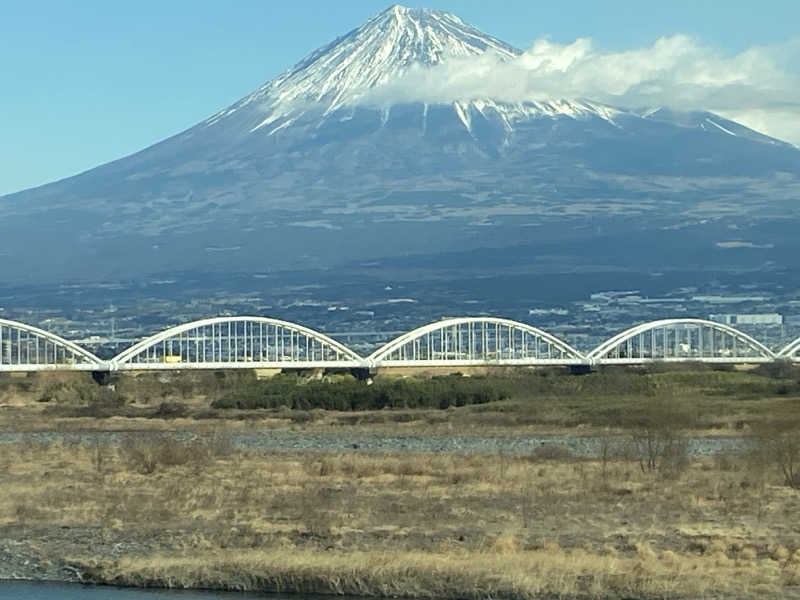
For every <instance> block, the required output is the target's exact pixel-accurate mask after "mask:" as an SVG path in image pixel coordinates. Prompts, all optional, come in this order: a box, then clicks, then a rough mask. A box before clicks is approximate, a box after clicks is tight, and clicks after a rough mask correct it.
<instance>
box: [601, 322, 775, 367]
mask: <svg viewBox="0 0 800 600" xmlns="http://www.w3.org/2000/svg"><path fill="white" fill-rule="evenodd" d="M587 358H589V360H591V361H592V362H594V363H598V364H637V363H646V362H650V361H682V362H686V361H693V360H696V361H700V362H709V363H743V362H770V361H773V360H775V354H774V353H773V352H772V351H771V350H770V349H769V348H767V347H766V346H764V345H763V344H762V343H761V342H759V341H757V340H756V339H754V338H752V337H751V336H749V335H747V334H746V333H743V332H741V331H739V330H738V329H735V328H733V327H730V326H729V325H725V324H723V323H716V322H714V321H707V320H705V319H662V320H659V321H651V322H649V323H642V324H641V325H636V326H635V327H631V328H630V329H627V330H625V331H623V332H622V333H619V334H617V335H615V336H614V337H612V338H611V339H608V340H606V341H605V342H603V343H602V344H600V345H599V346H597V348H595V349H594V350H592V351H591V352H590V353H589V354H588V355H587Z"/></svg>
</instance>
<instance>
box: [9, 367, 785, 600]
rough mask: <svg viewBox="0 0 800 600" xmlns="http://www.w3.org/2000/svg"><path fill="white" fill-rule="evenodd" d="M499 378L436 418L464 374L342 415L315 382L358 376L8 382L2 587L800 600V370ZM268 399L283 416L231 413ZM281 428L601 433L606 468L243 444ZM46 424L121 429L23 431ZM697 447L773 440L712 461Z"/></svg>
mask: <svg viewBox="0 0 800 600" xmlns="http://www.w3.org/2000/svg"><path fill="white" fill-rule="evenodd" d="M491 377H492V378H489V379H482V380H479V384H480V385H483V386H485V385H487V383H488V384H489V385H497V386H498V389H502V390H503V394H502V395H501V396H502V397H501V398H498V399H496V400H492V401H487V402H482V401H481V402H476V403H472V404H470V403H464V404H463V405H462V404H459V403H457V402H456V403H454V405H451V404H450V403H449V402H448V403H447V406H448V407H447V408H442V409H440V408H432V407H430V406H426V405H425V402H426V398H425V393H427V391H426V390H430V389H434V391H436V393H437V394H439V395H440V396H441V397H444V398H446V397H447V396H446V394H445V395H444V396H442V389H443V388H442V386H445V385H451V384H452V385H454V386H455V387H453V388H452V389H453V390H455V392H454V393H458V394H461V393H462V392H463V389H464V382H463V381H455V382H454V381H453V380H437V381H430V380H428V381H422V382H421V383H417V382H414V381H409V382H408V383H403V384H394V383H388V384H383V383H380V382H377V383H376V385H378V386H381V385H383V386H384V388H383V389H384V391H386V390H388V391H386V393H383V392H382V393H383V396H380V398H383V399H382V400H381V402H384V401H385V402H389V403H393V404H391V406H386V407H384V408H383V409H381V410H364V409H361V408H357V407H356V406H355V405H351V407H350V410H345V409H337V410H321V409H319V408H315V407H314V406H313V395H314V394H313V393H311V392H314V390H322V393H323V395H325V397H326V398H327V400H326V402H334V403H338V402H339V401H340V398H337V397H336V394H332V393H330V392H331V390H334V391H335V390H342V392H343V393H346V394H350V395H351V397H353V398H356V399H358V398H361V400H358V401H359V402H362V401H363V397H364V396H363V394H362V391H360V390H358V389H356V388H355V387H354V386H355V383H354V382H353V381H352V380H349V379H347V378H346V377H344V376H336V377H334V378H332V379H331V380H330V381H329V383H330V386H331V387H330V388H323V387H319V386H320V385H324V384H309V383H306V382H305V381H304V380H302V379H298V380H297V381H296V382H294V381H293V380H289V379H286V378H284V379H281V380H276V381H275V382H272V383H270V382H266V383H265V382H258V381H257V380H255V379H254V378H253V377H252V376H248V375H246V374H243V375H238V374H237V375H230V374H222V375H220V374H213V373H200V374H191V375H188V374H185V375H181V374H169V375H166V374H148V375H146V376H139V377H131V376H126V377H123V378H121V379H119V380H117V381H116V382H115V387H114V389H110V388H102V387H100V386H97V385H96V384H94V383H92V382H91V380H90V379H89V377H88V376H84V375H80V374H72V375H67V374H40V375H37V376H32V377H9V376H2V377H0V434H5V435H6V437H5V441H2V443H0V577H2V576H4V575H3V573H11V575H12V576H31V577H32V576H37V575H35V573H34V574H31V573H33V571H31V570H30V569H29V568H28V566H26V565H31V564H32V565H37V566H38V567H41V569H40V571H36V572H37V573H38V572H42V573H58V572H63V571H64V569H66V570H67V571H68V572H70V573H74V574H77V575H80V577H82V578H84V579H85V580H89V581H95V582H103V583H113V584H127V585H140V586H165V587H206V588H219V589H242V590H264V591H278V590H280V591H296V592H320V593H333V594H345V593H346V594H355V595H362V596H385V597H386V596H407V597H418V598H453V599H455V598H464V599H475V600H477V599H484V598H507V599H510V600H514V599H534V598H555V597H558V598H586V599H595V598H640V599H641V598H714V597H720V598H723V597H724V598H776V597H782V598H786V597H795V598H800V520H798V515H800V410H798V408H800V376H799V375H798V372H797V370H796V369H793V368H791V367H789V366H787V365H783V366H779V367H778V368H776V369H773V370H772V371H769V370H766V371H765V370H762V371H759V372H750V373H739V372H732V371H713V370H708V369H705V370H691V369H690V370H686V369H684V370H665V369H653V370H651V371H647V372H635V371H622V370H609V371H606V372H600V373H595V374H592V375H587V376H583V377H574V376H569V375H566V374H564V373H559V372H554V371H543V372H531V371H509V372H508V373H500V374H494V375H492V376H491ZM313 385H317V386H318V387H313ZM281 386H282V387H281ZM287 386H288V387H287ZM293 386H295V387H293ZM302 386H308V387H302ZM415 386H416V387H415ZM437 386H438V387H437ZM447 389H448V388H444V390H445V392H446V391H447ZM281 390H284V391H286V390H288V391H287V392H286V393H287V395H286V397H287V401H286V404H285V405H284V404H280V399H281V398H282V397H283V396H281V394H282V393H283V392H282V391H281ZM420 390H422V392H420ZM423 392H424V393H423ZM314 393H316V392H314ZM359 394H361V396H359ZM392 394H394V396H393V395H392ZM289 397H291V398H293V400H291V402H290V401H289V400H288V398H289ZM376 397H378V396H376ZM309 398H310V399H311V401H312V402H311V404H312V405H311V406H309V405H308V404H309ZM397 398H401V399H402V400H401V401H398V400H397ZM262 399H264V402H265V403H272V404H269V406H270V407H269V408H248V409H241V408H220V407H219V406H222V405H224V406H234V407H235V406H238V405H239V404H240V401H241V402H244V401H246V402H247V403H248V405H253V404H255V405H259V403H260V402H262ZM276 401H277V402H278V403H279V404H280V405H278V406H274V403H275V402H276ZM354 402H355V401H354ZM411 404H414V407H412V406H411ZM212 405H214V406H217V408H214V406H212ZM440 405H441V404H440ZM274 430H280V431H281V432H282V435H284V436H286V435H290V436H291V435H293V434H294V433H295V432H296V433H298V434H304V435H318V436H323V435H325V436H342V437H345V439H346V436H347V435H349V434H354V433H367V434H370V435H375V436H402V435H403V434H408V435H410V436H412V435H413V436H423V437H424V436H470V435H474V436H491V435H498V436H506V437H511V438H514V437H515V436H516V437H518V438H523V437H525V436H527V435H530V434H533V433H555V434H561V435H566V436H569V435H581V436H583V435H590V436H595V437H597V438H598V439H600V440H601V443H600V445H599V446H598V448H599V452H598V453H597V455H596V456H594V457H593V458H591V459H587V458H578V457H575V456H572V455H571V454H570V453H569V452H568V451H566V450H565V449H564V448H561V447H559V446H548V445H545V446H541V447H537V449H536V450H535V451H533V452H532V453H529V454H527V455H511V454H504V453H501V452H495V453H494V454H484V455H477V454H475V455H465V454H448V453H437V454H420V453H417V454H414V453H410V452H404V453H399V450H398V453H395V454H377V453H376V454H371V453H369V452H366V451H364V450H363V449H359V450H353V451H347V452H333V451H328V452H324V451H321V450H320V451H304V452H293V453H292V452H271V453H270V452H266V451H257V450H253V449H249V450H248V449H242V448H240V447H237V446H236V445H235V444H234V443H233V441H232V440H233V437H232V436H236V435H238V434H240V433H242V432H243V431H244V432H249V433H251V434H255V435H267V434H268V433H269V432H271V431H274ZM48 431H51V432H59V433H62V432H69V431H83V432H87V431H88V432H91V431H97V432H100V431H115V432H118V433H119V435H118V436H115V437H113V438H112V437H109V436H106V437H102V436H99V435H98V436H97V437H96V438H92V436H91V435H89V436H84V437H83V438H78V437H76V436H68V435H55V436H51V437H48V436H46V435H45V436H41V435H40V436H39V437H31V436H25V435H23V436H21V437H17V438H15V437H14V436H13V435H11V436H8V435H7V434H9V433H11V434H15V433H19V432H48ZM690 435H691V436H698V435H703V436H705V435H712V436H736V437H737V439H745V438H749V439H751V440H752V444H751V446H749V447H748V449H747V451H746V452H743V453H741V454H738V455H735V456H734V455H731V456H713V457H691V456H689V455H688V453H687V446H686V444H685V443H684V442H685V439H686V437H687V436H690ZM78 439H83V440H84V441H85V440H92V439H95V442H94V443H91V442H90V443H88V444H85V443H79V442H78V441H77V440H78ZM33 440H40V441H39V442H35V441H33ZM41 440H58V441H55V442H53V441H50V442H41ZM70 440H74V441H70ZM179 440H180V441H179ZM3 560H8V561H14V565H12V566H13V568H11V567H9V568H7V569H5V570H4V569H3V564H2V561H3ZM38 567H37V568H38ZM17 568H18V570H17V571H15V570H14V569H17ZM26 569H27V570H26ZM59 569H60V570H61V571H59ZM18 573H21V575H18ZM5 576H9V575H5Z"/></svg>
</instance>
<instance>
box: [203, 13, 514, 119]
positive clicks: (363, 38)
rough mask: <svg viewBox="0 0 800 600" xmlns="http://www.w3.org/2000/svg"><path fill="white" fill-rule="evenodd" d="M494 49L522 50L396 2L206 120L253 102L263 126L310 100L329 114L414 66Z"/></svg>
mask: <svg viewBox="0 0 800 600" xmlns="http://www.w3.org/2000/svg"><path fill="white" fill-rule="evenodd" d="M486 52H490V53H492V54H494V55H495V56H497V57H499V58H500V59H501V60H507V59H511V58H514V57H516V56H518V55H519V54H520V50H518V49H517V48H514V47H513V46H510V45H508V44H506V43H505V42H502V41H500V40H498V39H497V38H494V37H492V36H490V35H487V34H485V33H483V32H481V31H480V30H478V29H476V28H475V27H472V26H471V25H468V24H466V23H465V22H464V21H462V20H461V19H460V18H459V17H457V16H455V15H453V14H450V13H447V12H443V11H438V10H431V9H426V8H407V7H404V6H400V5H394V6H391V7H390V8H388V9H387V10H385V11H383V12H382V13H379V14H377V15H375V16H374V17H372V18H371V19H369V20H368V21H367V22H366V23H364V24H363V25H362V26H361V27H358V28H356V29H354V30H352V31H351V32H349V33H347V34H346V35H344V36H342V37H340V38H338V39H336V40H334V41H333V42H331V43H330V44H328V45H327V46H323V47H321V48H319V49H317V50H315V51H314V52H312V53H311V54H309V55H308V56H306V57H305V58H304V59H303V60H301V61H300V62H299V63H297V64H296V65H295V66H294V67H292V68H291V69H289V70H288V71H286V72H284V73H283V74H282V75H280V76H278V77H277V78H276V79H274V80H272V81H270V82H267V83H265V84H264V85H262V86H261V87H259V88H258V89H257V90H256V91H255V92H253V93H252V94H250V95H249V96H246V97H245V98H243V99H242V100H240V101H239V102H237V103H236V104H234V105H233V106H231V107H229V108H227V109H225V110H223V111H220V112H219V113H217V114H216V115H214V116H213V117H211V118H210V119H209V120H208V121H207V122H206V123H207V124H209V125H211V124H214V123H216V122H218V121H219V120H221V119H223V118H225V117H227V116H229V115H232V114H233V113H235V112H237V111H238V110H240V109H242V108H244V107H246V106H248V105H253V104H255V105H257V106H259V107H260V108H261V109H262V111H263V113H264V116H265V119H264V120H263V121H261V122H260V123H258V124H257V125H256V127H255V128H254V129H260V128H261V127H264V126H266V125H268V124H270V123H273V122H275V121H277V120H278V119H280V118H281V117H286V116H288V115H290V114H291V113H293V112H295V111H297V110H298V109H300V110H302V108H303V107H307V106H308V105H309V104H314V105H317V107H322V108H324V110H325V111H326V112H330V111H333V110H335V109H337V108H339V107H341V106H343V105H345V104H352V103H354V102H356V101H357V100H358V99H359V98H360V97H362V96H363V95H364V94H366V93H367V92H368V91H369V90H371V89H374V88H376V87H378V86H380V85H382V84H385V83H387V82H389V81H394V80H397V79H398V78H400V77H402V76H403V75H404V74H405V73H406V72H407V71H408V70H409V69H410V68H412V67H432V66H435V65H437V64H440V63H442V62H443V61H445V60H447V59H450V58H468V57H471V56H478V55H481V54H483V53H486Z"/></svg>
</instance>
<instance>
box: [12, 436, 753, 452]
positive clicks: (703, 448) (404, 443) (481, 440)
mask: <svg viewBox="0 0 800 600" xmlns="http://www.w3.org/2000/svg"><path fill="white" fill-rule="evenodd" d="M130 435H142V436H147V435H151V434H148V433H138V432H132V433H120V432H105V431H85V432H55V431H38V432H24V433H20V432H0V443H20V442H22V443H38V444H53V443H61V444H64V445H66V446H69V445H71V444H80V445H93V444H97V443H100V444H109V445H111V446H116V445H118V444H119V443H120V442H121V440H122V439H123V437H124V436H130ZM171 435H174V436H175V437H176V438H177V439H178V440H189V439H192V438H194V437H195V434H192V433H187V432H173V433H171ZM227 435H228V437H229V438H230V440H231V442H232V443H233V444H234V446H236V447H238V448H243V449H248V450H260V451H264V452H308V451H312V452H346V451H359V452H374V453H387V454H388V453H410V454H427V453H436V452H452V453H457V454H483V455H490V454H501V453H502V454H510V455H526V454H530V453H531V452H533V451H534V450H536V449H537V448H540V447H542V446H560V447H562V448H564V449H566V450H568V451H569V452H570V453H572V454H573V455H575V456H577V457H584V458H592V457H596V456H599V455H600V453H601V452H602V449H603V447H604V446H606V445H607V444H608V443H609V440H611V441H612V443H613V442H617V443H619V442H623V441H626V440H629V439H630V437H629V436H612V437H610V438H609V437H599V436H578V435H510V436H477V435H469V436H463V435H462V436H458V435H451V436H450V435H449V436H441V435H439V436H420V435H395V436H391V435H369V434H352V433H342V432H337V433H309V432H302V433H301V432H296V431H286V430H274V429H269V430H262V431H250V432H247V433H231V434H227ZM686 441H687V445H688V448H687V450H688V454H689V455H690V456H693V457H700V456H711V455H714V454H731V453H739V452H742V451H744V450H746V449H747V448H748V446H749V444H750V442H749V440H748V439H747V438H746V437H741V436H738V437H711V436H703V437H689V438H686Z"/></svg>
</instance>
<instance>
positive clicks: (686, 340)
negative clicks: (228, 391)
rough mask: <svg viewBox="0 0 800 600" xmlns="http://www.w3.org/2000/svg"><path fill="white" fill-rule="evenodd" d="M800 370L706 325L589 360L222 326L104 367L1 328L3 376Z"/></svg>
mask: <svg viewBox="0 0 800 600" xmlns="http://www.w3.org/2000/svg"><path fill="white" fill-rule="evenodd" d="M773 360H792V361H795V362H800V338H798V339H797V340H795V341H793V342H792V343H790V344H789V345H787V346H786V347H785V348H783V350H781V351H780V352H778V353H777V354H776V353H773V352H772V351H770V350H769V349H768V348H766V347H765V346H764V345H762V344H761V343H760V342H758V341H756V340H755V339H753V338H752V337H750V336H749V335H747V334H745V333H743V332H741V331H739V330H737V329H734V328H733V327H730V326H728V325H724V324H721V323H715V322H712V321H705V320H702V319H667V320H661V321H653V322H650V323H644V324H641V325H637V326H636V327H632V328H631V329H628V330H626V331H623V332H622V333H619V334H617V335H615V336H614V337H612V338H611V339H609V340H607V341H606V342H603V343H602V344H600V345H599V346H598V347H597V348H595V349H594V350H592V351H591V352H589V353H588V354H582V353H581V352H580V351H578V350H576V349H575V348H573V347H572V346H570V345H569V344H567V343H566V342H564V341H563V340H561V339H559V338H557V337H555V336H553V335H551V334H549V333H547V332H545V331H542V330H540V329H537V328H535V327H532V326H530V325H526V324H524V323H519V322H516V321H511V320H508V319H501V318H496V317H463V318H455V319H445V320H442V321H438V322H435V323H430V324H428V325H425V326H423V327H420V328H418V329H415V330H413V331H410V332H408V333H406V334H403V335H401V336H400V337H398V338H396V339H394V340H392V341H391V342H389V343H387V344H386V345H385V346H383V347H382V348H380V349H378V350H377V351H375V352H374V353H373V354H371V355H370V356H369V357H367V358H363V357H361V356H359V355H358V354H357V353H356V352H354V351H353V350H351V349H349V348H348V347H346V346H345V345H343V344H342V343H340V342H337V341H336V340H334V339H332V338H330V337H328V336H326V335H324V334H322V333H319V332H317V331H314V330H312V329H308V328H306V327H303V326H302V325H297V324H295V323H290V322H287V321H280V320H278V319H270V318H265V317H216V318H212V319H204V320H201V321H194V322H191V323H186V324H183V325H179V326H177V327H172V328H170V329H167V330H165V331H162V332H160V333H157V334H155V335H153V336H151V337H148V338H146V339H144V340H142V341H140V342H138V343H137V344H135V345H133V346H131V347H130V348H128V349H127V350H124V351H123V352H121V353H120V354H119V355H117V356H116V357H115V358H113V359H111V360H110V361H104V360H101V359H100V358H98V357H97V356H95V355H94V354H92V353H91V352H89V351H88V350H86V349H84V348H82V347H80V346H78V345H76V344H75V343H74V342H70V341H68V340H65V339H63V338H61V337H59V336H57V335H54V334H52V333H48V332H46V331H44V330H42V329H38V328H36V327H32V326H30V325H26V324H24V323H18V322H15V321H8V320H5V319H0V372H4V371H5V372H11V371H45V370H67V371H116V370H148V369H152V370H165V369H167V370H173V369H174V370H180V369H231V368H233V369H237V368H241V369H247V368H250V369H253V368H256V369H257V368H296V369H303V368H377V367H383V366H386V367H392V366H394V367H403V366H409V367H414V366H430V367H445V366H456V367H458V366H479V365H487V366H493V365H495V366H501V365H509V366H511V365H530V366H536V365H594V364H597V365H602V364H630V365H635V364H646V363H648V362H655V361H665V362H690V361H698V362H706V363H730V364H735V363H762V362H770V361H773Z"/></svg>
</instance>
